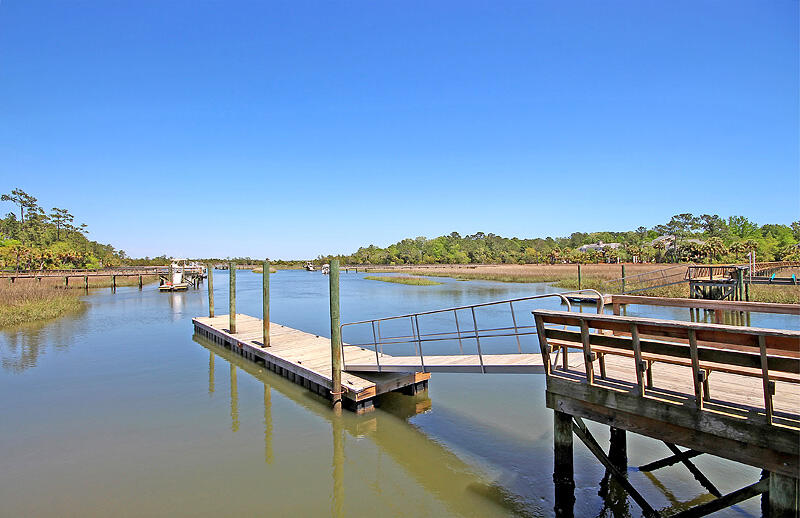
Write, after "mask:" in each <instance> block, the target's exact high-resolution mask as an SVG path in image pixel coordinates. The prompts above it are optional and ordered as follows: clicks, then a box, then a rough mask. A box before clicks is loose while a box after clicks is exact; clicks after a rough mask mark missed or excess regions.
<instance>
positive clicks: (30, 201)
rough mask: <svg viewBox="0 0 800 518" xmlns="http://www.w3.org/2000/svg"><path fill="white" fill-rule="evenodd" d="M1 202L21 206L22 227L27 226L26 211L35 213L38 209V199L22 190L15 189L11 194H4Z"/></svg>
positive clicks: (20, 220)
mask: <svg viewBox="0 0 800 518" xmlns="http://www.w3.org/2000/svg"><path fill="white" fill-rule="evenodd" d="M0 201H10V202H11V203H14V204H16V205H18V206H19V222H20V224H22V225H24V224H25V211H26V210H28V211H34V210H36V208H37V205H36V198H34V197H33V196H31V195H30V194H28V193H27V192H25V191H23V190H22V189H14V190H13V191H11V193H10V194H3V195H2V196H0Z"/></svg>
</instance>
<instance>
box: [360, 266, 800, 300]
mask: <svg viewBox="0 0 800 518" xmlns="http://www.w3.org/2000/svg"><path fill="white" fill-rule="evenodd" d="M672 266H676V265H672V264H626V265H625V273H626V275H627V276H631V275H636V274H639V273H645V272H649V271H654V270H660V269H663V268H669V267H672ZM369 271H370V272H383V273H399V272H403V273H408V274H414V275H425V276H427V277H451V278H454V279H458V280H487V281H498V282H546V283H552V284H553V286H556V287H559V288H564V289H577V288H578V267H577V265H575V264H553V265H547V264H544V265H543V264H519V265H516V264H513V265H512V264H508V265H505V264H502V265H424V266H417V267H405V266H402V267H397V266H395V267H392V266H381V267H376V268H374V269H370V270H369ZM792 273H795V274H797V273H798V272H795V271H791V270H787V271H784V272H781V273H779V274H778V275H779V276H790V275H791V274H792ZM621 275H622V265H619V264H586V265H581V287H582V288H591V289H595V290H598V291H600V292H605V291H607V288H606V287H605V284H604V283H605V282H606V281H610V280H613V279H618V278H620V277H621ZM636 295H642V296H649V297H688V296H689V286H688V284H676V285H672V286H665V287H663V288H655V289H652V290H647V291H642V292H639V293H636ZM750 300H751V301H753V302H773V303H782V304H800V286H766V285H753V286H751V287H750Z"/></svg>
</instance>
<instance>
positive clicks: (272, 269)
mask: <svg viewBox="0 0 800 518" xmlns="http://www.w3.org/2000/svg"><path fill="white" fill-rule="evenodd" d="M287 269H288V268H287ZM252 272H253V273H264V268H253V270H252ZM269 273H278V269H277V268H273V267H272V266H270V267H269Z"/></svg>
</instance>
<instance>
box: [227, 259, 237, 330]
mask: <svg viewBox="0 0 800 518" xmlns="http://www.w3.org/2000/svg"><path fill="white" fill-rule="evenodd" d="M228 267H229V268H228V277H229V282H228V290H229V291H228V293H229V294H228V298H229V311H228V316H229V319H228V321H229V323H228V329H229V330H230V332H231V334H234V333H236V265H235V264H233V261H231V262H230V264H229V265H228Z"/></svg>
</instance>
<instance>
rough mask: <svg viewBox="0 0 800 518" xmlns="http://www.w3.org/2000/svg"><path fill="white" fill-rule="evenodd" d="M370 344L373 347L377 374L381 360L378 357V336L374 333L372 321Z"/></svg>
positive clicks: (373, 322)
mask: <svg viewBox="0 0 800 518" xmlns="http://www.w3.org/2000/svg"><path fill="white" fill-rule="evenodd" d="M372 344H373V345H374V346H375V364H376V365H377V366H378V372H380V371H381V359H380V357H379V355H378V336H377V334H376V333H375V321H374V320H373V321H372Z"/></svg>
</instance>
